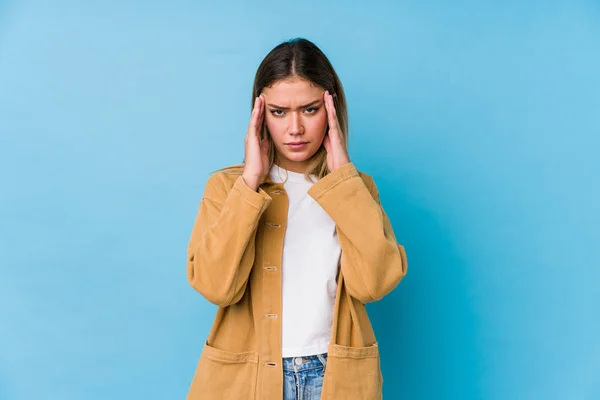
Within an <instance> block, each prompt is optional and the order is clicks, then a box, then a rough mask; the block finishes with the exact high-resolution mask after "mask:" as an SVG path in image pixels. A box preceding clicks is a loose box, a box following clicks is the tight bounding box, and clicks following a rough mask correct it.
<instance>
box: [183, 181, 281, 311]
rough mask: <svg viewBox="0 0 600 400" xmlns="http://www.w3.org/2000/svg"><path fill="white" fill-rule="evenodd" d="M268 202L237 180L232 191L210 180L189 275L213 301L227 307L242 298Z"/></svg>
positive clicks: (193, 240) (189, 257)
mask: <svg viewBox="0 0 600 400" xmlns="http://www.w3.org/2000/svg"><path fill="white" fill-rule="evenodd" d="M271 200H272V199H271V197H270V196H269V195H268V194H267V193H266V192H265V191H264V190H263V189H262V188H259V189H258V192H257V191H254V190H252V189H250V188H249V187H248V186H246V184H245V183H244V180H243V178H242V177H241V176H239V177H238V178H237V180H236V181H235V183H234V185H233V187H232V188H231V189H230V190H227V188H226V186H225V184H224V182H223V181H222V178H219V177H218V175H213V176H211V177H210V178H209V179H208V181H207V183H206V187H205V190H204V194H203V196H202V200H201V201H200V208H199V210H198V214H197V216H196V219H195V222H194V226H193V229H192V235H191V238H190V241H189V245H188V251H187V277H188V281H189V282H190V285H192V287H193V288H194V289H196V290H197V291H198V292H200V293H201V294H202V295H203V296H204V297H205V298H206V299H207V300H208V301H210V302H211V303H213V304H216V305H218V306H221V307H225V306H228V305H231V304H235V303H237V302H238V301H240V299H241V298H242V295H243V294H244V291H245V290H246V285H247V283H248V277H249V276H250V271H251V270H252V265H253V264H254V250H255V249H254V246H255V245H254V239H255V237H256V228H257V226H258V221H259V220H260V217H261V215H262V214H263V212H264V211H265V210H266V209H267V207H268V206H269V204H270V203H271Z"/></svg>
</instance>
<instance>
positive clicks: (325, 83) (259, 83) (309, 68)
mask: <svg viewBox="0 0 600 400" xmlns="http://www.w3.org/2000/svg"><path fill="white" fill-rule="evenodd" d="M293 77H299V78H302V79H306V80H308V81H309V82H311V83H312V84H314V85H316V86H319V87H321V88H323V89H324V90H328V91H329V93H331V95H332V96H333V104H334V106H335V110H336V113H337V118H338V121H339V124H340V128H341V132H340V134H341V136H342V142H343V144H344V146H345V147H346V151H348V110H347V107H346V96H345V94H344V88H343V87H342V82H341V81H340V79H339V77H338V75H337V73H336V72H335V70H334V69H333V66H332V65H331V63H330V62H329V59H328V58H327V56H325V54H323V52H322V51H321V50H320V49H319V48H318V47H317V45H315V44H314V43H313V42H311V41H310V40H307V39H304V38H294V39H290V40H287V41H285V42H283V43H281V44H279V45H277V46H276V47H275V48H274V49H273V50H271V51H270V52H269V54H267V56H266V57H265V58H264V59H263V60H262V62H261V63H260V65H259V66H258V70H257V71H256V75H255V77H254V85H253V87H252V100H251V107H250V108H251V109H252V108H254V101H255V100H256V98H257V97H258V96H259V95H260V94H261V92H262V90H263V89H264V88H266V87H270V86H272V85H273V84H274V83H276V82H278V81H280V80H284V79H289V78H293ZM327 131H329V127H328V128H327ZM268 135H269V133H268V130H267V126H266V124H263V128H262V130H261V132H260V138H261V139H266V138H268ZM268 154H269V166H272V165H273V164H274V163H275V161H276V160H277V154H276V149H275V145H274V144H273V141H272V140H269V152H268ZM245 161H246V160H245V159H244V160H243V161H242V163H241V164H238V165H235V166H231V167H225V168H222V169H220V170H219V171H224V170H229V171H231V172H233V171H237V172H238V173H239V172H240V171H241V170H243V166H244V163H245ZM233 173H236V172H233ZM327 174H328V171H327V151H326V150H325V147H324V146H323V145H321V147H320V148H319V150H318V151H317V153H315V155H314V156H313V157H312V160H311V161H310V163H309V165H308V167H307V169H306V171H305V172H304V176H305V177H306V178H307V179H309V176H310V175H315V176H316V177H317V178H318V179H321V178H322V177H324V176H326V175H327Z"/></svg>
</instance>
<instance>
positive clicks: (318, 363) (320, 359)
mask: <svg viewBox="0 0 600 400" xmlns="http://www.w3.org/2000/svg"><path fill="white" fill-rule="evenodd" d="M326 365H327V353H323V354H315V355H312V356H303V357H289V358H284V359H283V400H319V399H320V398H321V389H322V388H323V376H324V375H325V366H326Z"/></svg>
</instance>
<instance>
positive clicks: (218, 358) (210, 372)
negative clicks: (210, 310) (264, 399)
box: [187, 342, 258, 400]
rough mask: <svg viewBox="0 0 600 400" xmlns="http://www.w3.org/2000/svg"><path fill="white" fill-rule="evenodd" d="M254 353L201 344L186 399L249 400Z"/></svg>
mask: <svg viewBox="0 0 600 400" xmlns="http://www.w3.org/2000/svg"><path fill="white" fill-rule="evenodd" d="M257 374H258V353H256V352H243V353H234V352H230V351H226V350H221V349H217V348H215V347H212V346H210V345H209V344H208V342H205V343H204V348H203V349H202V354H201V355H200V361H199V362H198V366H197V367H196V373H195V375H194V379H193V380H192V385H191V387H190V390H189V393H188V396H187V399H188V400H200V399H210V400H252V399H254V394H255V391H256V379H257Z"/></svg>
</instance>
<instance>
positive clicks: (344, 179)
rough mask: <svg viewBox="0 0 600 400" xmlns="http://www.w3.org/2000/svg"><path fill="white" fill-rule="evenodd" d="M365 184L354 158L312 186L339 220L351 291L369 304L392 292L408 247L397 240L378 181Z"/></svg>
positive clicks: (404, 265) (346, 279) (315, 195)
mask: <svg viewBox="0 0 600 400" xmlns="http://www.w3.org/2000/svg"><path fill="white" fill-rule="evenodd" d="M368 181H370V184H369V187H367V185H366V184H365V182H364V181H363V179H362V178H361V176H360V175H359V173H358V170H357V169H356V168H355V166H354V165H353V164H352V163H347V164H344V165H342V166H341V167H338V168H337V169H335V170H334V171H333V172H331V173H330V174H329V175H327V176H325V177H323V178H322V179H320V180H319V181H317V182H316V183H315V184H314V185H313V186H312V187H311V188H310V189H309V191H308V193H309V195H310V196H311V197H312V198H314V199H315V200H316V201H317V202H318V203H319V204H320V205H321V207H322V208H323V209H324V210H325V212H327V214H328V215H329V216H330V217H331V218H332V219H333V220H334V221H335V223H336V225H337V227H338V228H339V229H338V233H339V234H338V239H339V241H340V246H341V248H342V256H341V268H342V273H343V275H344V282H345V283H346V287H347V290H348V293H349V294H350V295H351V296H352V297H354V298H356V299H358V300H359V301H361V302H362V303H365V304H366V303H369V302H373V301H377V300H379V299H381V298H382V297H383V296H385V295H386V294H388V293H390V292H391V291H392V290H393V289H394V288H395V287H396V286H397V285H398V283H400V280H401V279H402V278H403V277H404V276H405V275H406V272H407V259H406V253H405V251H404V247H403V246H401V245H399V244H398V243H397V242H396V237H395V235H394V231H393V230H392V226H391V224H390V221H389V219H388V217H387V215H386V213H385V211H384V210H383V208H382V207H381V203H380V200H379V193H378V191H377V186H376V185H375V182H374V181H373V179H372V178H370V177H369V179H368Z"/></svg>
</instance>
